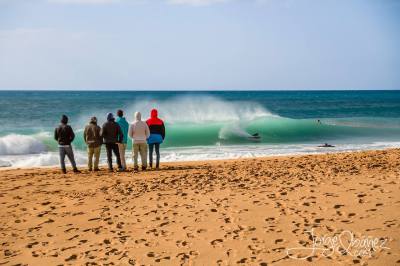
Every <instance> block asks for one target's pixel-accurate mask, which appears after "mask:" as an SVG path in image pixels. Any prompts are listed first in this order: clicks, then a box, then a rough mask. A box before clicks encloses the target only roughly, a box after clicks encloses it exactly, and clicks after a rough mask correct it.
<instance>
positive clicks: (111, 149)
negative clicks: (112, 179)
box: [106, 143, 122, 169]
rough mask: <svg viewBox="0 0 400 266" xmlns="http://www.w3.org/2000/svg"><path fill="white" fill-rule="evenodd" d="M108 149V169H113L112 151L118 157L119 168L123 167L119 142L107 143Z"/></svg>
mask: <svg viewBox="0 0 400 266" xmlns="http://www.w3.org/2000/svg"><path fill="white" fill-rule="evenodd" d="M106 150H107V163H108V169H113V166H112V153H114V155H115V157H117V165H118V168H119V169H122V165H121V157H120V156H119V149H118V144H117V143H106Z"/></svg>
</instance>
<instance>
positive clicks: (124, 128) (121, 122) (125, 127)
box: [116, 117, 129, 144]
mask: <svg viewBox="0 0 400 266" xmlns="http://www.w3.org/2000/svg"><path fill="white" fill-rule="evenodd" d="M116 121H117V123H118V125H119V127H120V128H121V130H122V134H123V140H122V142H121V143H123V144H126V143H127V142H128V129H129V123H128V122H127V121H126V119H125V117H117V120H116Z"/></svg>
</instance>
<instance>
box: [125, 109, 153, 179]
mask: <svg viewBox="0 0 400 266" xmlns="http://www.w3.org/2000/svg"><path fill="white" fill-rule="evenodd" d="M149 136H150V129H149V126H148V125H147V124H146V123H145V122H143V121H142V115H141V113H140V112H136V113H135V122H134V123H132V124H131V126H130V127H129V137H130V138H131V139H132V145H133V147H132V150H133V166H134V169H135V171H137V170H138V169H139V166H138V154H139V153H140V160H141V161H142V170H146V168H147V143H146V140H147V138H148V137H149Z"/></svg>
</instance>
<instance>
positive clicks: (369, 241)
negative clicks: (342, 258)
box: [286, 228, 390, 260]
mask: <svg viewBox="0 0 400 266" xmlns="http://www.w3.org/2000/svg"><path fill="white" fill-rule="evenodd" d="M305 232H306V233H309V234H310V239H311V240H312V246H311V247H303V246H302V247H296V248H288V249H287V250H286V254H287V255H288V256H289V257H290V258H292V259H297V260H305V259H307V258H309V257H312V256H314V255H316V254H321V255H322V256H324V257H329V256H332V255H334V254H335V253H336V254H339V255H348V256H353V257H357V256H369V257H371V256H372V254H373V253H374V252H376V251H378V250H382V249H390V248H389V247H386V243H387V240H388V239H386V238H376V237H375V238H374V237H371V236H362V237H359V238H357V237H355V236H354V234H353V232H351V231H348V230H346V231H343V232H341V233H340V234H338V235H334V236H326V235H324V236H316V235H315V234H314V228H312V229H311V230H309V231H305Z"/></svg>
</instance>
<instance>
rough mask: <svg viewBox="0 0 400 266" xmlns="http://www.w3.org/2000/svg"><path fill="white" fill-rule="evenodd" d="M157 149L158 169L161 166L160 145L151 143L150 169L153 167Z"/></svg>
mask: <svg viewBox="0 0 400 266" xmlns="http://www.w3.org/2000/svg"><path fill="white" fill-rule="evenodd" d="M154 147H155V148H156V167H157V168H158V167H159V166H160V143H151V144H149V150H150V152H149V164H150V167H153V150H154Z"/></svg>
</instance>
